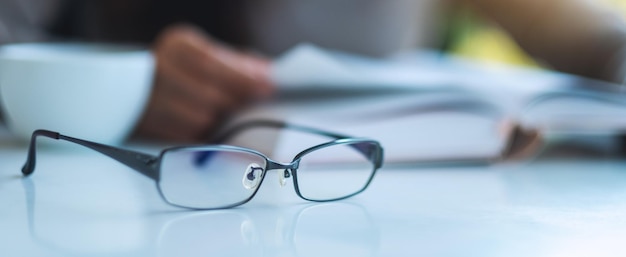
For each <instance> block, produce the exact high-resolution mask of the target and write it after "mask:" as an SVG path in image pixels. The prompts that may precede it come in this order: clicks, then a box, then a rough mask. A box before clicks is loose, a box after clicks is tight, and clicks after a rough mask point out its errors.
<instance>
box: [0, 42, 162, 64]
mask: <svg viewBox="0 0 626 257" xmlns="http://www.w3.org/2000/svg"><path fill="white" fill-rule="evenodd" d="M149 53H150V51H149V49H148V47H147V46H144V45H140V44H129V43H107V42H78V41H73V42H28V43H12V44H5V45H0V59H11V60H58V59H87V58H99V59H101V58H124V57H127V58H135V57H137V56H144V55H146V54H149Z"/></svg>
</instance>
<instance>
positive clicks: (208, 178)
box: [22, 121, 383, 209]
mask: <svg viewBox="0 0 626 257" xmlns="http://www.w3.org/2000/svg"><path fill="white" fill-rule="evenodd" d="M258 127H268V128H275V129H281V130H282V129H286V130H296V131H299V132H305V133H310V134H316V135H319V136H323V137H326V138H330V139H332V141H328V142H325V143H322V144H318V145H315V146H312V147H309V148H307V149H305V150H303V151H301V152H300V153H298V154H296V156H295V157H294V158H293V160H292V161H291V162H289V163H280V162H277V161H274V160H272V159H270V158H268V157H267V156H266V155H264V154H262V153H261V152H258V151H255V150H251V149H248V148H243V147H238V146H230V145H208V146H185V147H173V148H167V149H165V150H163V151H161V153H160V154H159V155H158V156H154V155H150V154H146V153H140V152H136V151H131V150H126V149H121V148H117V147H113V146H108V145H103V144H99V143H95V142H90V141H86V140H82V139H78V138H73V137H69V136H65V135H61V134H59V133H57V132H52V131H48V130H37V131H35V132H33V135H32V138H31V142H30V148H29V151H28V159H27V160H26V163H25V164H24V167H23V168H22V173H23V174H24V175H26V176H28V175H30V174H32V173H33V171H34V170H35V162H36V160H35V159H36V158H35V157H36V150H35V149H36V139H37V137H38V136H44V137H49V138H53V139H62V140H65V141H70V142H73V143H76V144H79V145H82V146H85V147H87V148H90V149H93V150H95V151H98V152H100V153H102V154H104V155H107V156H109V157H111V158H113V159H115V160H117V161H119V162H121V163H123V164H125V165H126V166H128V167H130V168H132V169H134V170H136V171H138V172H139V173H141V174H143V175H145V176H147V177H148V178H151V179H153V180H154V181H156V184H157V188H158V190H159V193H160V194H161V196H162V198H163V199H164V200H165V201H166V202H167V203H169V204H171V205H175V206H179V207H184V208H190V209H221V208H230V207H234V206H238V205H241V204H244V203H246V202H248V201H249V200H250V199H252V197H253V196H254V195H255V194H256V192H257V191H258V188H259V186H260V185H261V183H262V182H263V178H264V177H265V175H266V174H267V171H268V170H281V172H279V174H278V175H279V179H280V182H281V184H284V183H285V180H286V179H287V178H289V177H291V176H293V182H294V188H295V190H296V193H297V194H298V196H299V197H301V198H302V199H305V200H309V201H318V202H325V201H334V200H340V199H344V198H348V197H351V196H353V195H356V194H358V193H360V192H362V191H363V190H365V188H367V186H368V185H369V184H370V182H371V181H372V179H373V177H374V174H375V173H376V170H377V169H378V168H380V167H381V166H382V162H383V149H382V147H381V146H380V144H379V143H378V142H377V141H374V140H371V139H365V138H352V137H348V136H344V135H340V134H335V133H331V132H326V131H321V130H317V129H313V128H308V127H303V126H297V125H292V124H286V123H282V122H275V121H254V122H249V123H243V124H241V125H239V126H236V127H234V128H233V129H231V130H229V133H227V134H225V135H224V136H222V137H220V138H222V139H224V140H225V139H228V138H231V137H234V136H235V135H236V134H239V133H242V132H244V131H246V130H249V129H253V128H258ZM220 142H223V141H222V140H221V141H220ZM338 156H339V157H341V158H339V159H340V160H341V161H337V159H338V158H336V157H338ZM325 158H330V159H332V161H328V162H326V161H324V159H325Z"/></svg>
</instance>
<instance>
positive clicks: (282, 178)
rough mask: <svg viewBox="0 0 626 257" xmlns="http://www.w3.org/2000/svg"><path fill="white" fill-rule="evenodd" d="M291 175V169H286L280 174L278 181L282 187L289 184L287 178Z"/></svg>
mask: <svg viewBox="0 0 626 257" xmlns="http://www.w3.org/2000/svg"><path fill="white" fill-rule="evenodd" d="M290 177H291V173H290V172H289V169H285V171H284V172H283V174H281V175H279V176H278V183H279V184H280V187H284V186H285V185H286V184H287V178H290Z"/></svg>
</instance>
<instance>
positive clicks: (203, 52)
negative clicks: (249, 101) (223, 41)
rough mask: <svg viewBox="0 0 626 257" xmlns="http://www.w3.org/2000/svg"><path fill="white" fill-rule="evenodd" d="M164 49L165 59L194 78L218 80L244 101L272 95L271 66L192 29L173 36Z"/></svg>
mask: <svg viewBox="0 0 626 257" xmlns="http://www.w3.org/2000/svg"><path fill="white" fill-rule="evenodd" d="M164 37H166V38H165V39H164V40H163V41H164V42H163V43H162V44H160V46H159V47H161V48H162V49H164V50H163V52H162V56H163V58H164V59H165V60H167V61H171V62H172V63H173V65H175V66H176V67H178V69H179V70H182V71H184V72H187V73H189V74H191V76H195V77H199V78H205V79H211V80H217V81H219V82H221V85H222V86H224V88H223V89H224V90H228V91H230V92H232V93H235V94H238V95H240V96H244V97H250V96H251V97H264V96H266V95H268V94H269V93H270V92H271V90H270V89H271V85H270V83H269V64H267V62H265V61H262V60H261V59H258V58H253V57H249V56H244V55H240V54H238V53H236V52H234V51H232V50H230V49H227V48H226V47H224V46H221V45H218V44H217V43H215V42H212V41H210V39H208V37H205V36H204V35H202V34H201V33H199V32H197V31H195V30H190V29H179V30H177V31H174V32H171V33H170V34H168V35H165V36H164Z"/></svg>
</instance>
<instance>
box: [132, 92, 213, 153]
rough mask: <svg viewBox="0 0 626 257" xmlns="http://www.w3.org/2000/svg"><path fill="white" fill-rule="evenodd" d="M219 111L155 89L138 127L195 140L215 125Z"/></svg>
mask: <svg viewBox="0 0 626 257" xmlns="http://www.w3.org/2000/svg"><path fill="white" fill-rule="evenodd" d="M217 117H218V116H217V114H216V113H215V112H212V111H210V110H209V111H206V110H201V109H197V108H195V107H194V106H191V105H188V104H186V102H185V101H181V99H180V98H177V97H172V96H171V95H163V94H161V93H155V95H154V97H153V99H152V100H151V103H150V104H149V106H148V111H146V113H145V114H144V116H143V118H142V120H141V122H140V125H139V128H138V131H139V133H140V134H141V135H143V136H147V137H154V138H161V139H165V140H174V141H180V142H193V141H196V140H197V139H198V138H199V137H200V136H202V135H204V134H206V131H207V130H210V129H211V128H212V127H214V126H215V124H216V123H217V122H218V121H217Z"/></svg>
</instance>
